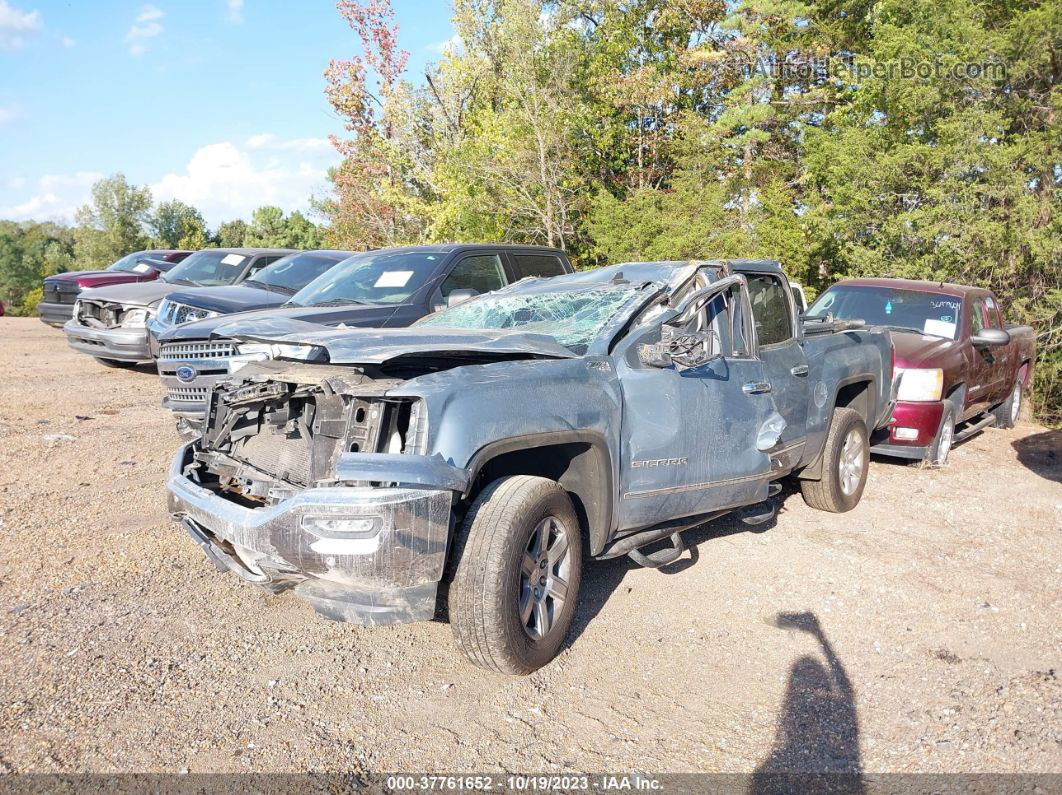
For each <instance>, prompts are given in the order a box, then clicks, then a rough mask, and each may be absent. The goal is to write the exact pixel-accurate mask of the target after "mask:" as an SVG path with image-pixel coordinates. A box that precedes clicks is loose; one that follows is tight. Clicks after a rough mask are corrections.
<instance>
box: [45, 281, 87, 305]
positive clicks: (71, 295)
mask: <svg viewBox="0 0 1062 795" xmlns="http://www.w3.org/2000/svg"><path fill="white" fill-rule="evenodd" d="M77 293H78V287H77V285H76V284H75V285H73V286H72V287H70V288H69V289H66V290H64V289H62V287H60V282H45V283H44V297H43V299H42V300H43V301H45V302H46V303H49V304H72V303H74V302H75V301H76V300H77Z"/></svg>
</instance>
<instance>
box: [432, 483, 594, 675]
mask: <svg viewBox="0 0 1062 795" xmlns="http://www.w3.org/2000/svg"><path fill="white" fill-rule="evenodd" d="M462 535H463V537H462V539H461V541H460V542H459V543H460V548H459V549H457V550H455V555H457V556H458V558H457V568H456V572H455V574H454V580H453V583H452V584H451V585H450V593H449V612H450V626H451V628H452V630H453V633H454V639H455V640H456V642H457V645H458V646H459V647H460V649H461V651H463V652H464V653H465V655H466V656H467V657H468V659H470V660H471V661H472V662H474V663H475V664H476V665H478V666H480V667H481V668H487V669H489V670H492V671H498V672H499V673H505V674H529V673H531V672H532V671H534V670H536V669H538V668H541V667H542V666H543V665H545V664H546V663H548V662H549V661H550V660H552V659H553V658H554V657H555V656H556V655H557V652H558V651H560V647H561V643H562V642H563V641H564V636H565V635H566V634H567V633H568V627H569V626H570V625H571V622H572V616H573V615H574V613H575V603H576V598H577V597H578V594H579V582H580V578H581V577H580V575H581V569H582V539H581V535H580V532H579V521H578V519H577V517H576V515H575V510H574V509H573V508H572V502H571V500H570V499H569V498H568V495H567V493H566V492H565V491H564V489H562V488H561V487H560V485H559V484H557V483H556V482H554V481H552V480H548V479H546V478H540V477H532V476H530V475H516V476H513V477H507V478H500V479H498V480H496V481H494V482H493V483H491V484H490V485H489V486H487V488H486V489H484V490H483V492H482V493H481V494H480V496H479V497H478V498H477V499H476V501H475V503H473V505H472V508H471V509H470V510H469V512H468V516H467V518H466V519H465V525H464V528H463V534H462Z"/></svg>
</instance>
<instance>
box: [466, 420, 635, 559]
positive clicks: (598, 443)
mask: <svg viewBox="0 0 1062 795" xmlns="http://www.w3.org/2000/svg"><path fill="white" fill-rule="evenodd" d="M559 444H585V445H588V447H589V450H590V452H591V454H592V455H594V456H595V458H596V459H597V460H596V462H595V463H596V466H595V469H596V470H597V471H598V472H599V473H600V474H601V483H600V484H599V486H598V488H597V489H595V491H596V493H595V494H578V496H579V498H580V500H582V502H583V505H584V507H585V510H586V515H587V525H588V526H587V528H586V529H587V533H588V538H589V541H590V552H591V554H592V555H596V554H598V553H599V552H600V551H601V550H602V549H604V547H605V544H606V542H607V541H608V538H609V536H610V535H611V534H612V524H613V517H614V513H615V512H614V505H615V497H616V494H615V490H616V486H615V483H616V473H615V469H614V462H613V460H612V453H611V451H610V449H609V445H608V442H607V440H606V439H605V436H604V435H603V434H601V433H599V432H597V431H587V430H576V429H573V430H563V431H542V432H540V433H529V434H523V435H521V436H513V437H510V438H508V439H500V440H498V441H496V442H490V443H488V444H485V445H484V446H483V447H480V448H479V449H478V450H477V451H476V452H475V453H474V454H473V455H472V457H471V458H470V459H469V461H468V464H467V466H466V467H465V469H467V470H468V472H470V473H471V479H470V481H469V487H468V489H467V490H466V491H465V494H464V495H463V496H464V497H465V498H466V499H467V498H468V497H469V496H471V493H472V489H473V487H474V484H475V483H476V481H477V479H478V478H479V475H480V473H481V472H482V471H483V468H484V467H485V466H486V465H487V464H488V463H490V462H491V461H492V460H494V459H496V458H498V457H499V456H502V455H506V454H507V453H515V452H519V451H523V450H534V449H535V448H539V447H548V446H551V445H559ZM562 485H564V484H563V483H562Z"/></svg>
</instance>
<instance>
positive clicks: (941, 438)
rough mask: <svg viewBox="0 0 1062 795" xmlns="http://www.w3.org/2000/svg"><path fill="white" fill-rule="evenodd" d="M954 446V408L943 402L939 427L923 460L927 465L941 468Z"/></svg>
mask: <svg viewBox="0 0 1062 795" xmlns="http://www.w3.org/2000/svg"><path fill="white" fill-rule="evenodd" d="M954 446H955V407H954V406H952V405H951V403H950V402H948V401H945V402H944V413H943V414H942V415H941V417H940V427H938V428H937V435H936V436H934V437H933V444H931V445H929V449H928V450H926V457H925V459H923V460H924V461H925V462H926V463H927V464H931V465H932V466H937V467H942V466H944V465H945V464H946V463H948V455H949V454H950V453H951V448H952V447H954Z"/></svg>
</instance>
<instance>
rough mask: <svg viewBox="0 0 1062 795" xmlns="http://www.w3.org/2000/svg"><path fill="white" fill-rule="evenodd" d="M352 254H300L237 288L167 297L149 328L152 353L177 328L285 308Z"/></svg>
mask: <svg viewBox="0 0 1062 795" xmlns="http://www.w3.org/2000/svg"><path fill="white" fill-rule="evenodd" d="M353 254H354V252H353V251H334V250H319V251H299V252H296V253H294V254H289V255H288V256H286V257H281V258H279V259H277V260H276V261H274V262H272V263H271V264H269V265H267V266H266V267H264V268H262V269H261V270H260V271H258V272H257V273H255V274H254V275H252V276H250V277H248V278H247V279H246V280H244V281H242V282H240V283H239V284H231V285H225V286H222V287H191V288H188V289H185V290H180V291H178V292H173V293H170V294H169V295H167V296H166V298H164V299H163V301H162V303H161V304H159V309H158V312H157V313H156V314H155V317H154V318H153V319H152V321H151V322H150V323H149V324H148V330H149V332H150V334H151V348H152V353H153V354H156V355H157V353H158V338H159V336H160V335H162V334H163V333H165V332H167V331H169V330H170V329H172V328H175V327H176V326H180V325H183V324H185V323H191V322H193V321H196V320H204V319H206V318H213V317H219V316H221V315H228V314H232V313H234V312H249V311H252V310H256V309H270V308H272V307H276V306H280V305H281V304H285V303H287V302H288V301H289V300H290V299H291V297H292V296H293V295H295V293H297V292H299V290H301V289H302V288H303V287H305V286H306V285H307V284H309V283H310V282H312V281H313V280H314V279H316V278H317V277H318V276H320V275H321V274H322V273H325V272H326V271H328V270H329V269H331V268H333V267H335V265H336V264H337V263H339V262H341V261H342V260H345V259H348V258H349V257H350V256H352V255H353Z"/></svg>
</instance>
